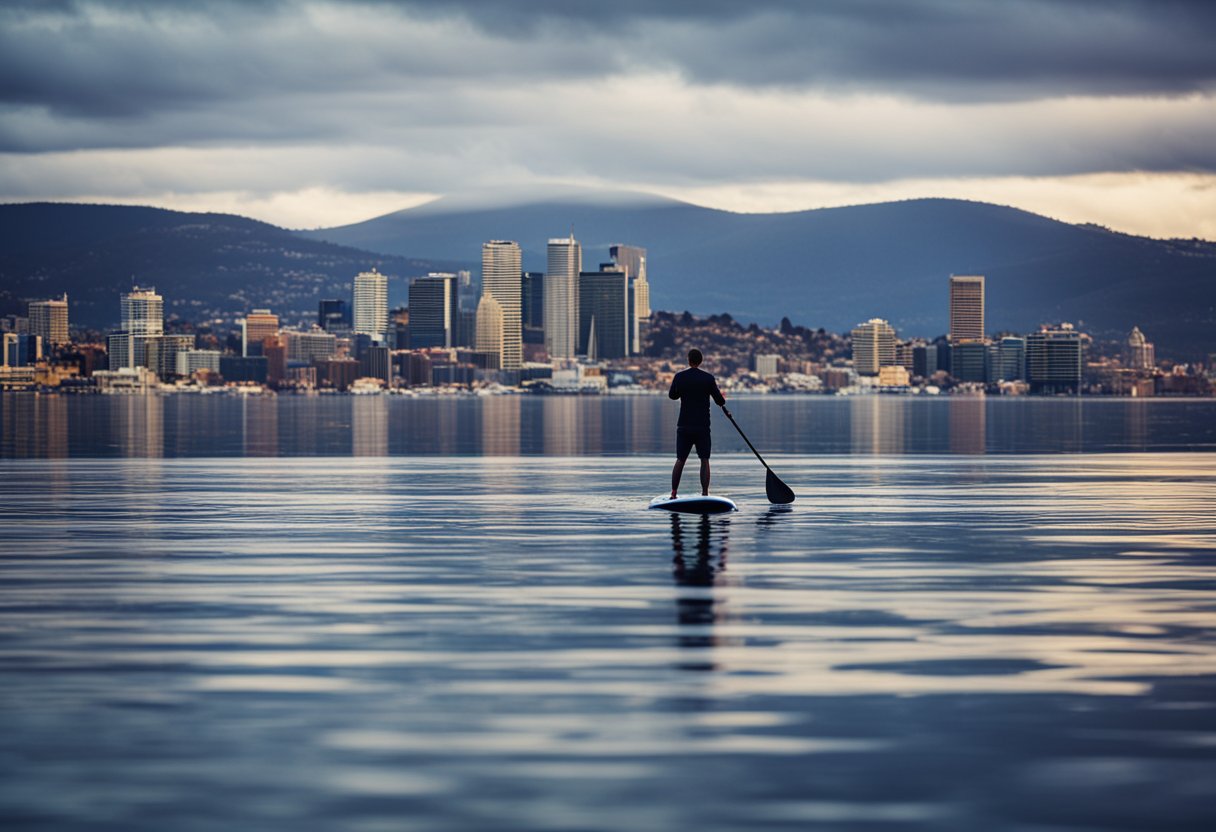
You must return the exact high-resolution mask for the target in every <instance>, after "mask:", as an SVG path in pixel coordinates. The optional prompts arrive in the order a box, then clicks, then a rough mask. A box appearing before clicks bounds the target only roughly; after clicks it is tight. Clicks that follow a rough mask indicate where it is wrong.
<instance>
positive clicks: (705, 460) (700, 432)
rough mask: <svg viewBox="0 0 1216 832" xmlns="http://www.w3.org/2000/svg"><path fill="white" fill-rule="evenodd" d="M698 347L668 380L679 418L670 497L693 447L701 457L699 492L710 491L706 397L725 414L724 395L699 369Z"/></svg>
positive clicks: (690, 351)
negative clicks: (680, 368)
mask: <svg viewBox="0 0 1216 832" xmlns="http://www.w3.org/2000/svg"><path fill="white" fill-rule="evenodd" d="M702 358H703V357H702V355H701V351H700V350H697V349H692V350H689V351H688V369H687V370H681V371H680V372H678V373H676V375H675V378H673V379H672V380H671V389H670V390H669V391H667V396H668V398H671V399H679V401H680V420H679V421H678V422H677V423H676V465H675V467H674V468H672V469H671V498H672V499H673V500H674V499H675V498H676V490H677V489H678V488H679V487H680V475H681V474H683V473H684V462H685V461H686V460H687V459H688V452H689V451H691V450H692V449H693V448H694V447H695V448H696V449H697V457H698V458H700V460H701V493H702V494H703V495H708V494H709V452H710V446H711V443H710V438H709V400H710V399H713V400H714V401H715V402H717V404H718V405H719V406H721V408H722V410H723V412H725V413H726V415H728V416H729V415H730V411H729V410H727V409H726V397H725V396H723V395H722V391H721V390H719V389H718V382H717V381H716V380H715V379H714V377H713V375H711V374H710V373H707V372H705V371H704V370H702V369H701V361H702Z"/></svg>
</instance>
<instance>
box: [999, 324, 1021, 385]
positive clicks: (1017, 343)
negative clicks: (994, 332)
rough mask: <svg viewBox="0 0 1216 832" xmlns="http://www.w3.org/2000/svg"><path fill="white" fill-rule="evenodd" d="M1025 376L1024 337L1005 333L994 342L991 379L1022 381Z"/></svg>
mask: <svg viewBox="0 0 1216 832" xmlns="http://www.w3.org/2000/svg"><path fill="white" fill-rule="evenodd" d="M1025 378H1026V339H1025V338H1018V337H1016V336H1012V335H1007V336H1005V337H1004V338H1002V339H1001V340H1000V341H998V342H997V344H996V363H995V365H994V367H993V381H1022V380H1024V379H1025Z"/></svg>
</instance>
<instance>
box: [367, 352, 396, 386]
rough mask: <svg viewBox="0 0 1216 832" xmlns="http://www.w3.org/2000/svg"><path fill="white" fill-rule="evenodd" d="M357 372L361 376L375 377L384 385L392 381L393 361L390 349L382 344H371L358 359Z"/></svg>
mask: <svg viewBox="0 0 1216 832" xmlns="http://www.w3.org/2000/svg"><path fill="white" fill-rule="evenodd" d="M359 373H360V375H361V376H362V377H363V378H376V379H380V380H381V381H383V382H384V384H385V386H387V385H389V384H392V382H393V362H392V356H391V354H390V350H389V348H388V347H387V346H385V345H384V344H372V345H371V346H370V347H368V348H367V349H366V350H364V352H363V357H362V358H360V359H359Z"/></svg>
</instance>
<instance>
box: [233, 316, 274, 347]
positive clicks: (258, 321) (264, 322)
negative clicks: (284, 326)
mask: <svg viewBox="0 0 1216 832" xmlns="http://www.w3.org/2000/svg"><path fill="white" fill-rule="evenodd" d="M278 334H279V316H278V315H276V314H274V313H273V312H271V311H270V310H269V309H255V310H253V311H252V312H250V313H249V314H248V315H246V316H245V317H244V319H243V320H242V321H241V355H261V354H262V342H263V341H264V340H266V339H267V338H271V337H274V336H276V335H278ZM251 346H252V347H253V349H252V350H251V349H250V347H251Z"/></svg>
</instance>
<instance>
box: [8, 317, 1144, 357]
mask: <svg viewBox="0 0 1216 832" xmlns="http://www.w3.org/2000/svg"><path fill="white" fill-rule="evenodd" d="M31 308H32V307H31ZM33 323H34V318H33V315H32V314H31V316H30V326H31V328H32V327H33ZM1127 366H1128V367H1129V368H1130V369H1133V370H1151V369H1153V368H1154V367H1156V366H1157V351H1156V349H1155V348H1154V346H1153V344H1152V343H1151V342H1150V341H1149V340H1148V339H1147V338H1145V337H1144V333H1143V332H1141V331H1140V327H1138V326H1135V327H1132V332H1131V335H1129V336H1128V337H1127Z"/></svg>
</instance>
